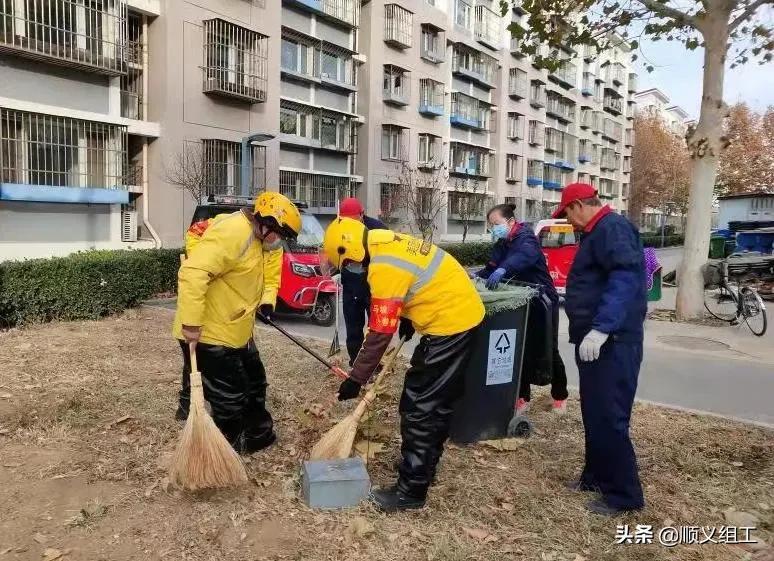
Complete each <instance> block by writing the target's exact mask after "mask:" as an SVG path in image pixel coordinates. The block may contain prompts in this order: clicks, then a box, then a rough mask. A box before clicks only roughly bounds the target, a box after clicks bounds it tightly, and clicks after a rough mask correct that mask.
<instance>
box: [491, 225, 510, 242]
mask: <svg viewBox="0 0 774 561" xmlns="http://www.w3.org/2000/svg"><path fill="white" fill-rule="evenodd" d="M510 230H511V229H510V228H508V225H507V224H495V225H494V226H492V241H493V242H496V241H497V240H502V239H504V238H505V236H507V235H508V232H510Z"/></svg>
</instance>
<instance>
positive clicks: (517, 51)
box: [511, 37, 524, 58]
mask: <svg viewBox="0 0 774 561" xmlns="http://www.w3.org/2000/svg"><path fill="white" fill-rule="evenodd" d="M511 54H512V55H513V56H515V57H516V58H524V53H523V52H522V51H521V41H519V40H518V39H517V38H516V37H511Z"/></svg>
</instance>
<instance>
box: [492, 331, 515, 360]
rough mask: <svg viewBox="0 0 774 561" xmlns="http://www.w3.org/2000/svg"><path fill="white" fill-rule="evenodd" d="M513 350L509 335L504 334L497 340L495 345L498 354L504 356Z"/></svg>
mask: <svg viewBox="0 0 774 561" xmlns="http://www.w3.org/2000/svg"><path fill="white" fill-rule="evenodd" d="M510 348H511V341H510V339H508V335H507V334H505V333H503V334H502V335H500V337H499V338H498V339H497V343H495V349H496V350H497V352H498V353H500V354H501V355H504V354H505V353H506V352H508V349H510Z"/></svg>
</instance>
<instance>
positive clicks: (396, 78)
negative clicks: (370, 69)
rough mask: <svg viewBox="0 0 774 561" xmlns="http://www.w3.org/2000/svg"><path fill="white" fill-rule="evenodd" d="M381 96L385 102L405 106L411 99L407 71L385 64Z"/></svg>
mask: <svg viewBox="0 0 774 561" xmlns="http://www.w3.org/2000/svg"><path fill="white" fill-rule="evenodd" d="M382 83H383V86H382V98H383V99H384V102H385V103H389V104H391V105H398V106H405V105H408V104H409V102H410V101H411V80H410V79H409V73H408V72H407V71H406V70H404V69H402V68H399V67H397V66H391V65H385V67H384V80H383V82H382Z"/></svg>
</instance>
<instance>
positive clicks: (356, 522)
mask: <svg viewBox="0 0 774 561" xmlns="http://www.w3.org/2000/svg"><path fill="white" fill-rule="evenodd" d="M375 531H376V530H375V528H374V525H373V524H371V523H370V522H369V521H368V520H366V519H365V518H363V517H362V516H355V518H353V519H352V522H350V523H349V533H350V534H352V535H353V536H355V537H357V538H364V537H366V536H370V535H371V534H373V533H374V532H375Z"/></svg>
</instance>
